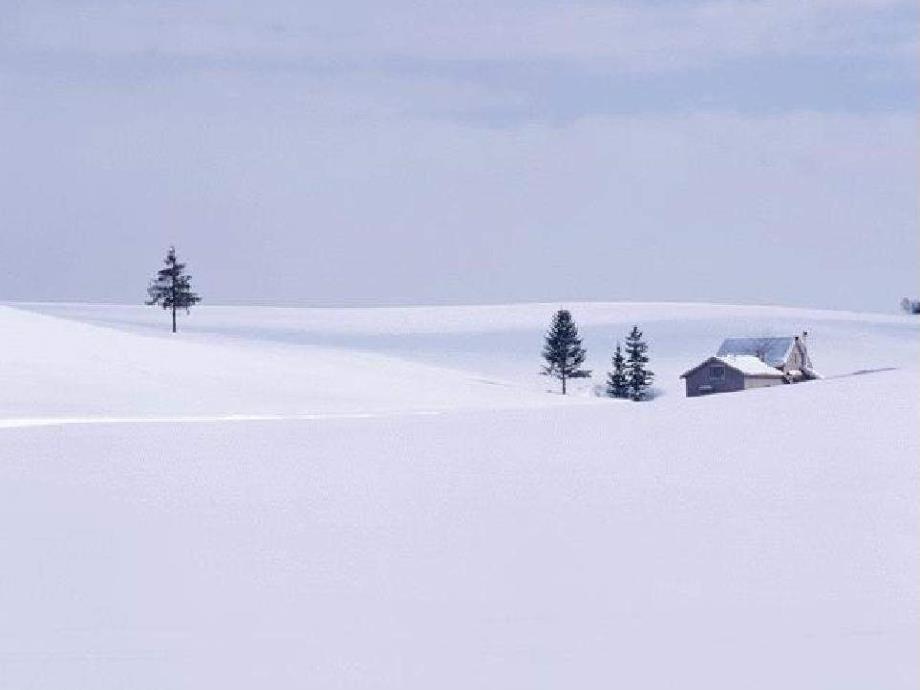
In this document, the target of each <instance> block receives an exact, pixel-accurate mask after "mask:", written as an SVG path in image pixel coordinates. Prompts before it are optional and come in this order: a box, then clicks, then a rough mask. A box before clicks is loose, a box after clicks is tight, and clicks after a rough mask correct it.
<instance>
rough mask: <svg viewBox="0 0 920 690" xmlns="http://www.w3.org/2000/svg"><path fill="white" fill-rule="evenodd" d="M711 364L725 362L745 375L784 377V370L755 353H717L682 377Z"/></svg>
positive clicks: (682, 375) (682, 376)
mask: <svg viewBox="0 0 920 690" xmlns="http://www.w3.org/2000/svg"><path fill="white" fill-rule="evenodd" d="M709 364H724V365H725V366H727V367H729V368H731V369H734V370H735V371H738V372H741V373H742V374H744V375H745V376H759V377H769V378H782V377H783V372H781V371H780V370H779V369H777V368H775V367H771V366H770V365H769V364H764V363H763V362H762V361H761V360H759V359H758V358H757V357H755V356H754V355H724V356H722V357H720V356H718V355H716V356H715V357H709V358H708V359H707V360H706V361H704V362H701V363H700V364H697V365H696V366H695V367H693V368H692V369H689V370H687V371H685V372H684V373H683V374H681V378H686V377H687V376H689V375H690V374H692V373H693V372H695V371H697V370H698V369H701V368H703V367H705V366H707V365H709Z"/></svg>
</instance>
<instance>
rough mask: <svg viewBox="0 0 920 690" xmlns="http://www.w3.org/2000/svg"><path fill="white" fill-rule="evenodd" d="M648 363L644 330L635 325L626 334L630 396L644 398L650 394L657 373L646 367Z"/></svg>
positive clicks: (627, 378)
mask: <svg viewBox="0 0 920 690" xmlns="http://www.w3.org/2000/svg"><path fill="white" fill-rule="evenodd" d="M647 364H648V345H647V344H646V342H645V341H644V340H643V339H642V331H640V330H639V327H638V326H633V327H632V330H631V331H630V332H629V335H628V336H626V385H627V388H628V389H629V397H630V398H632V399H633V400H642V399H644V398H645V397H646V395H648V389H649V387H650V386H651V385H652V380H653V379H654V378H655V375H654V374H653V373H652V372H651V371H649V370H648V368H646V365H647Z"/></svg>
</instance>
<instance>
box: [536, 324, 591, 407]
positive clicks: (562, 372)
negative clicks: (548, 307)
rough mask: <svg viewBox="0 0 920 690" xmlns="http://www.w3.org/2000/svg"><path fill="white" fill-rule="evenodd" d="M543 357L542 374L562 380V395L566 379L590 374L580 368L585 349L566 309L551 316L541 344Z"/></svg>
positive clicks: (564, 390)
mask: <svg viewBox="0 0 920 690" xmlns="http://www.w3.org/2000/svg"><path fill="white" fill-rule="evenodd" d="M543 359H545V360H546V366H545V367H543V374H544V375H545V376H552V377H554V378H557V379H559V380H560V381H561V382H562V394H563V395H565V394H566V381H568V380H569V379H583V378H587V377H589V376H591V372H590V371H587V370H585V369H582V368H581V365H582V364H584V361H585V350H584V348H583V347H582V346H581V338H579V337H578V327H577V326H576V325H575V322H574V321H573V320H572V315H571V314H570V313H569V312H568V310H566V309H560V310H559V311H557V312H556V315H555V316H554V317H553V323H552V325H551V326H550V329H549V331H548V332H547V333H546V340H545V342H544V345H543Z"/></svg>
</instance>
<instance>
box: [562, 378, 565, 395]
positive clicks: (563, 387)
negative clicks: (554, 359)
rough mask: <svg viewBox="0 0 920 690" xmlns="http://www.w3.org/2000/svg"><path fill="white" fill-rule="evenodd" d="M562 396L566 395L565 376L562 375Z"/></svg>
mask: <svg viewBox="0 0 920 690" xmlns="http://www.w3.org/2000/svg"><path fill="white" fill-rule="evenodd" d="M562 394H563V395H565V374H563V375H562Z"/></svg>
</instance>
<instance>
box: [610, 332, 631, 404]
mask: <svg viewBox="0 0 920 690" xmlns="http://www.w3.org/2000/svg"><path fill="white" fill-rule="evenodd" d="M612 363H613V369H612V370H611V371H610V372H609V373H608V374H607V395H609V396H610V397H611V398H628V397H629V379H628V377H627V375H626V358H625V357H624V356H623V350H622V348H620V344H619V343H617V349H616V350H615V351H614V353H613V358H612Z"/></svg>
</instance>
